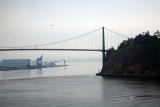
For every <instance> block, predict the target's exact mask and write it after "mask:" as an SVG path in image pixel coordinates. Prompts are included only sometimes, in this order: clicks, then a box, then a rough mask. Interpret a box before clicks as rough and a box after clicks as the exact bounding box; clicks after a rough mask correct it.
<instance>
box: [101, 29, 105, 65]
mask: <svg viewBox="0 0 160 107" xmlns="http://www.w3.org/2000/svg"><path fill="white" fill-rule="evenodd" d="M102 60H103V62H102V63H103V64H104V61H105V36H104V27H102Z"/></svg>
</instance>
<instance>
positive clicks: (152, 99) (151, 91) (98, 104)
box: [0, 62, 160, 107]
mask: <svg viewBox="0 0 160 107" xmlns="http://www.w3.org/2000/svg"><path fill="white" fill-rule="evenodd" d="M100 65H101V63H98V62H97V63H96V62H94V63H89V62H86V63H73V64H71V65H69V66H67V67H55V68H44V69H34V70H15V71H0V76H1V80H0V105H1V106H2V107H28V106H30V107H35V106H38V107H45V106H46V107H53V106H54V107H64V106H65V107H153V106H154V107H159V105H160V82H155V81H138V80H134V79H123V78H106V77H100V76H95V73H96V72H97V71H98V69H100V68H99V67H100ZM36 77H41V78H36ZM43 77H45V78H43ZM24 78H25V79H24ZM11 79H12V80H11Z"/></svg>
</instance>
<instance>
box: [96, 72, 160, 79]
mask: <svg viewBox="0 0 160 107" xmlns="http://www.w3.org/2000/svg"><path fill="white" fill-rule="evenodd" d="M96 76H102V77H109V78H113V77H116V78H128V79H129V78H131V79H138V80H160V75H143V74H141V75H134V74H102V73H97V74H96Z"/></svg>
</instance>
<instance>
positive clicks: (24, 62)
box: [1, 59, 30, 68]
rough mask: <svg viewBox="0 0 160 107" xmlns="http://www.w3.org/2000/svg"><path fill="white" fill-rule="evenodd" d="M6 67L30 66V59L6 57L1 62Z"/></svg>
mask: <svg viewBox="0 0 160 107" xmlns="http://www.w3.org/2000/svg"><path fill="white" fill-rule="evenodd" d="M1 67H4V68H29V67H30V59H4V60H2V62H1Z"/></svg>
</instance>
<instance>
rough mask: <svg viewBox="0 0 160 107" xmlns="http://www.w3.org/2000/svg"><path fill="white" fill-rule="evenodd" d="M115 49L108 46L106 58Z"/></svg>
mask: <svg viewBox="0 0 160 107" xmlns="http://www.w3.org/2000/svg"><path fill="white" fill-rule="evenodd" d="M114 51H115V49H114V48H113V47H111V48H109V49H108V50H107V52H106V60H107V59H108V58H109V56H110V55H111V54H112V53H113V52H114Z"/></svg>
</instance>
